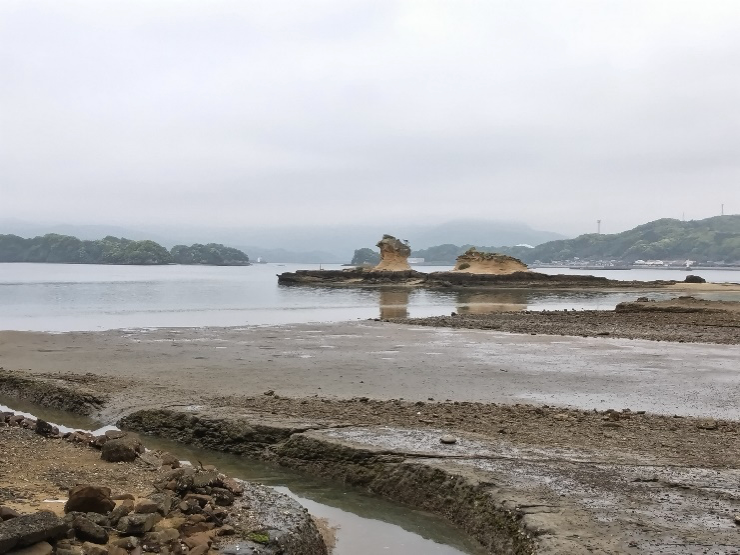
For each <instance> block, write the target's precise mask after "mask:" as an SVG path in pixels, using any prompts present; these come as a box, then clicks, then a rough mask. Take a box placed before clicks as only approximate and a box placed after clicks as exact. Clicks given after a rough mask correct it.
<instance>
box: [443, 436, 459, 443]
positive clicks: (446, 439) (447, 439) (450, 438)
mask: <svg viewBox="0 0 740 555" xmlns="http://www.w3.org/2000/svg"><path fill="white" fill-rule="evenodd" d="M439 442H440V443H443V444H444V445H454V444H455V443H457V438H456V437H454V436H451V435H443V436H442V437H441V438H439Z"/></svg>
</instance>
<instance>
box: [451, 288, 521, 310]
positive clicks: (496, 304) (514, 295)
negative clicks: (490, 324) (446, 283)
mask: <svg viewBox="0 0 740 555" xmlns="http://www.w3.org/2000/svg"><path fill="white" fill-rule="evenodd" d="M528 303H529V293H528V292H527V291H523V290H509V291H470V290H462V291H458V292H457V303H456V304H457V311H458V312H459V313H460V314H490V313H491V312H515V311H520V310H526V309H527V305H528Z"/></svg>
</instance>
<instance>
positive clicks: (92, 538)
mask: <svg viewBox="0 0 740 555" xmlns="http://www.w3.org/2000/svg"><path fill="white" fill-rule="evenodd" d="M72 528H74V529H75V536H76V537H77V539H79V540H81V541H83V542H91V543H99V544H106V543H108V532H106V531H105V528H103V527H102V526H99V525H97V524H95V523H94V522H92V521H91V520H88V519H87V518H85V517H82V516H78V517H77V518H75V519H74V520H73V521H72Z"/></svg>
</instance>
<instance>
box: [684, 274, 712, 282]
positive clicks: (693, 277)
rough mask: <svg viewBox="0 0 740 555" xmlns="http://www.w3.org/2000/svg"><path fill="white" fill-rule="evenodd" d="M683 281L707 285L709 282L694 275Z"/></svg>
mask: <svg viewBox="0 0 740 555" xmlns="http://www.w3.org/2000/svg"><path fill="white" fill-rule="evenodd" d="M683 281H684V283H706V282H707V280H705V279H704V278H703V277H701V276H695V275H693V274H689V275H688V276H686V279H684V280H683Z"/></svg>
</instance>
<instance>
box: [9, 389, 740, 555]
mask: <svg viewBox="0 0 740 555" xmlns="http://www.w3.org/2000/svg"><path fill="white" fill-rule="evenodd" d="M31 381H37V380H36V379H34V380H31ZM42 381H43V380H42ZM18 383H19V382H18V380H15V381H14V384H15V386H14V387H16V391H17V392H18V393H20V394H23V391H24V388H23V387H20V388H19V387H18V385H17V384H18ZM62 383H63V377H58V378H55V379H54V384H55V385H54V386H53V387H59V388H60V389H59V392H60V393H63V394H64V393H66V394H69V395H70V396H72V397H74V396H75V395H76V392H75V390H74V382H71V383H70V386H71V387H69V388H64V387H62V386H61V385H60V384H62ZM47 384H48V382H47ZM49 387H52V386H49ZM35 394H36V390H31V391H30V392H29V397H32V398H33V397H34V396H35ZM75 406H81V405H80V404H79V403H76V404H75ZM297 412H301V413H302V416H303V420H304V424H303V425H301V426H297V425H296V424H295V417H294V416H293V415H295V414H296V413H297ZM412 423H413V424H412ZM120 424H121V426H122V427H124V428H127V429H131V430H135V431H138V432H141V433H145V434H153V435H160V436H164V437H168V438H171V439H175V440H177V441H180V442H182V443H186V444H192V445H197V446H201V447H205V448H208V449H214V450H221V451H226V452H232V453H236V454H241V455H243V456H250V457H254V458H260V459H263V460H268V461H272V462H275V463H277V464H280V465H284V466H288V467H290V468H294V469H297V470H300V471H303V472H306V473H309V474H312V475H317V476H322V477H327V478H331V479H334V480H340V481H344V482H347V483H350V484H353V485H356V486H359V487H363V488H365V489H367V490H368V491H370V492H373V493H376V494H380V495H383V496H385V497H388V498H390V499H393V500H397V501H400V502H404V503H411V504H412V505H414V506H417V507H420V508H423V509H426V510H429V511H432V512H435V513H437V514H440V515H442V516H444V517H446V518H448V519H449V520H450V521H451V522H453V523H456V524H457V525H458V526H460V527H461V528H462V529H464V530H466V531H467V532H468V533H470V534H471V536H472V537H474V538H476V539H478V540H479V541H480V542H481V543H482V544H483V545H485V546H486V547H487V549H489V551H490V552H491V553H497V554H498V553H517V554H522V553H535V552H536V553H553V554H555V553H603V554H606V553H656V554H657V553H667V552H671V553H694V552H696V549H697V548H699V546H701V545H705V543H706V542H709V541H715V542H724V544H725V545H733V543H732V542H733V541H734V540H733V538H734V537H735V534H736V532H735V529H734V526H735V525H734V521H733V514H734V511H739V510H740V498H736V497H735V496H734V495H732V494H730V496H729V497H728V495H727V494H729V493H731V491H732V489H733V488H735V487H736V486H733V485H728V484H731V483H733V481H734V480H737V478H738V477H740V469H739V468H738V464H737V461H738V455H740V451H739V450H738V441H737V438H738V434H740V423H739V422H736V421H718V420H711V419H690V418H673V417H668V416H658V415H650V414H640V413H633V412H632V411H629V410H613V409H610V410H606V411H603V412H593V411H575V410H566V409H562V408H555V407H542V406H534V405H527V406H524V405H520V406H509V405H491V404H474V403H457V402H428V403H411V402H398V401H396V402H380V401H373V400H370V399H365V398H361V399H355V400H353V401H345V402H339V401H333V402H332V401H329V400H327V399H288V398H282V397H280V396H277V397H276V396H275V395H274V394H272V395H261V396H259V397H254V398H231V399H211V400H209V402H208V403H207V405H206V406H203V407H201V408H195V407H190V408H186V407H181V408H175V409H168V410H161V409H158V410H151V409H143V410H137V411H134V412H132V413H129V414H128V415H127V416H126V417H124V418H123V419H122V420H121V421H120ZM442 433H448V434H449V433H452V434H454V436H455V437H456V438H457V445H455V446H453V447H449V446H448V447H445V446H443V445H440V441H439V438H440V436H441V434H442ZM515 469H518V470H516V471H515ZM523 469H526V472H527V473H531V481H530V480H525V481H524V482H520V481H519V480H518V479H516V476H517V475H518V474H521V472H522V470H523ZM548 476H550V478H547V480H546V483H538V481H539V480H540V479H542V478H546V477H548ZM553 476H557V477H558V478H557V479H556V480H555V482H552V483H553V484H560V483H562V484H563V486H564V487H562V488H555V490H553V489H552V486H551V485H548V484H549V483H550V482H549V480H551V479H552V477H553ZM615 477H619V478H618V479H615ZM710 477H711V478H710ZM707 480H709V481H707ZM566 484H570V485H566ZM712 484H714V485H712ZM720 484H721V485H720ZM727 488H729V490H728V489H727ZM723 491H726V492H727V493H722V492H723ZM587 492H591V493H587ZM675 492H680V493H678V494H674V493H675ZM584 495H585V496H584ZM666 495H668V496H669V497H670V503H664V501H663V499H664V497H665V496H666ZM603 496H607V497H609V498H615V499H619V498H624V499H630V500H631V501H630V503H629V504H628V505H627V506H621V505H620V503H622V502H619V503H616V505H614V504H610V506H609V507H608V509H605V508H604V507H601V508H600V507H599V505H598V502H597V501H598V499H601V498H602V497H603ZM638 499H639V501H638ZM634 507H640V515H639V516H636V515H635V512H634ZM668 514H672V515H676V514H682V515H683V516H682V517H681V519H679V520H677V521H676V520H675V519H674V522H673V524H670V525H668V524H666V523H663V524H661V526H659V527H657V528H656V527H655V523H656V522H658V521H661V522H662V520H663V519H666V518H667V515H668ZM607 515H608V518H606V517H607ZM707 515H711V519H715V520H716V519H719V520H717V523H718V524H719V525H720V526H719V528H717V526H708V527H706V529H705V530H704V531H702V527H701V526H700V527H699V528H698V529H697V528H696V526H695V525H692V526H689V527H688V528H684V525H683V524H681V522H683V521H684V520H685V521H686V522H689V521H692V520H693V521H696V520H697V519H699V520H701V519H706V518H707ZM604 519H606V520H604ZM682 519H684V520H682ZM574 538H577V539H574ZM666 546H670V548H669V549H670V551H665V549H666Z"/></svg>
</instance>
